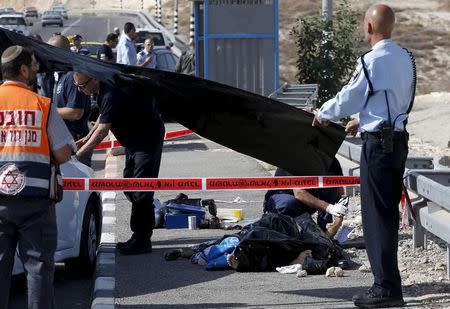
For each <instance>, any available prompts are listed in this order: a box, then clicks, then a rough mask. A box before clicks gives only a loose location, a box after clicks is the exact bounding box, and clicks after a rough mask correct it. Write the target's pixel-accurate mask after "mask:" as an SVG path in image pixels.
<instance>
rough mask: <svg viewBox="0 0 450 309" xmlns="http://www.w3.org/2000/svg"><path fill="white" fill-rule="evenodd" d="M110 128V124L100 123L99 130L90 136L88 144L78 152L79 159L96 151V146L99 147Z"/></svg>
mask: <svg viewBox="0 0 450 309" xmlns="http://www.w3.org/2000/svg"><path fill="white" fill-rule="evenodd" d="M110 128H111V124H110V123H99V124H98V126H97V128H96V129H95V130H94V131H93V132H92V134H91V135H90V136H89V139H88V140H87V141H86V143H85V144H84V145H83V146H82V147H81V148H80V149H79V150H78V151H77V156H78V157H79V156H81V155H83V154H85V153H86V152H89V151H91V150H94V148H95V146H97V145H98V144H99V143H100V142H101V141H102V140H103V139H104V138H105V137H106V136H107V135H108V132H109V129H110Z"/></svg>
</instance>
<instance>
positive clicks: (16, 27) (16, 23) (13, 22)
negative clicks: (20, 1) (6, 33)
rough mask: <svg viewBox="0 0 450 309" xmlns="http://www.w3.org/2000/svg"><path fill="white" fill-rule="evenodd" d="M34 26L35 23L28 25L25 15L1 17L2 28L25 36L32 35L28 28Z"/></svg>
mask: <svg viewBox="0 0 450 309" xmlns="http://www.w3.org/2000/svg"><path fill="white" fill-rule="evenodd" d="M29 25H30V26H32V25H33V23H31V22H30V23H27V21H26V20H25V17H24V16H23V14H3V15H0V27H1V28H4V29H8V30H11V31H15V32H17V33H20V34H23V35H26V36H28V35H30V31H29V30H28V26H29Z"/></svg>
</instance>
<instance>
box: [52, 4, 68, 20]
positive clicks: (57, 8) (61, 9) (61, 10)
mask: <svg viewBox="0 0 450 309" xmlns="http://www.w3.org/2000/svg"><path fill="white" fill-rule="evenodd" d="M51 11H53V12H59V13H61V16H62V17H63V18H64V19H69V15H67V11H66V9H65V8H64V7H60V6H54V7H52V8H51Z"/></svg>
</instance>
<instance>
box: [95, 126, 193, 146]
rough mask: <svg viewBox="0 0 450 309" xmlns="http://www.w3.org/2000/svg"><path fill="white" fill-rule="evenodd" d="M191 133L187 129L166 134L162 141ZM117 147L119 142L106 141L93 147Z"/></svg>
mask: <svg viewBox="0 0 450 309" xmlns="http://www.w3.org/2000/svg"><path fill="white" fill-rule="evenodd" d="M193 133H194V132H192V131H191V130H188V129H185V130H179V131H172V132H167V133H166V135H165V136H164V140H168V139H173V138H177V137H180V136H185V135H189V134H193ZM117 147H120V143H119V141H106V142H101V143H100V144H98V145H97V146H96V147H95V150H101V149H109V148H117Z"/></svg>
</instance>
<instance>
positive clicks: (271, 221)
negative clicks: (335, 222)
mask: <svg viewBox="0 0 450 309" xmlns="http://www.w3.org/2000/svg"><path fill="white" fill-rule="evenodd" d="M238 236H239V238H240V242H239V245H238V246H237V247H236V250H235V251H234V253H233V255H234V257H235V258H236V260H237V261H238V262H239V266H238V268H237V271H241V272H248V271H274V270H275V268H276V267H280V266H286V265H289V264H290V263H291V262H292V261H293V260H294V259H295V258H296V257H297V256H298V255H299V254H300V253H301V252H303V251H305V250H311V251H312V256H313V258H314V259H317V260H322V261H324V265H327V264H329V265H333V264H335V261H336V260H337V259H340V258H341V257H342V250H341V248H340V247H338V246H337V245H336V244H335V243H334V242H333V241H331V240H330V239H329V238H328V237H327V236H326V234H325V233H324V232H323V231H322V230H321V229H320V228H319V226H318V225H317V224H316V223H315V222H314V221H313V219H312V218H311V215H310V214H308V213H305V214H303V215H301V216H299V217H297V218H295V219H293V218H291V217H288V216H285V215H281V214H273V213H266V214H264V215H263V216H262V218H261V219H260V220H258V221H256V222H255V223H253V224H249V225H247V226H245V227H244V228H243V229H242V230H241V232H239V233H238ZM323 269H325V270H326V268H323ZM323 272H324V271H323Z"/></svg>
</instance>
